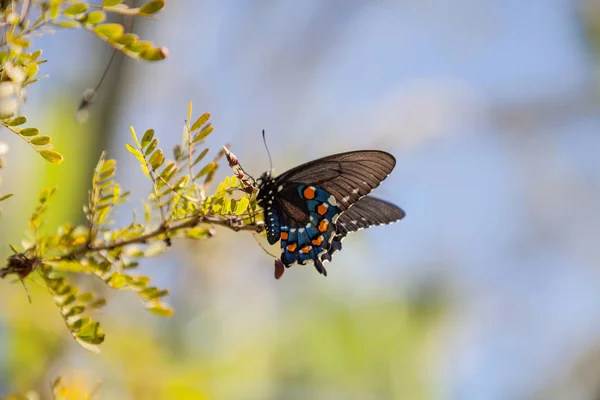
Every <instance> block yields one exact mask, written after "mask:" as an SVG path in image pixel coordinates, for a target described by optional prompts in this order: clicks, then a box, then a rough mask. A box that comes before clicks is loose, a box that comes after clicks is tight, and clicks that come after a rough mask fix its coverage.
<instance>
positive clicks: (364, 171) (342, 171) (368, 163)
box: [277, 150, 396, 212]
mask: <svg viewBox="0 0 600 400" xmlns="http://www.w3.org/2000/svg"><path fill="white" fill-rule="evenodd" d="M395 165H396V159H395V158H394V157H393V156H392V155H391V154H389V153H386V152H383V151H379V150H363V151H351V152H348V153H340V154H334V155H331V156H327V157H323V158H320V159H318V160H314V161H311V162H309V163H306V164H302V165H300V166H298V167H296V168H293V169H291V170H289V171H287V172H285V173H283V174H282V175H280V176H279V177H278V178H277V182H278V183H280V184H284V185H285V184H286V183H302V184H308V185H314V186H317V187H320V188H321V189H324V190H326V191H328V192H329V193H330V194H332V195H333V196H334V197H335V199H336V200H337V202H338V207H339V208H340V210H341V211H342V212H343V211H345V210H347V209H348V208H349V207H350V206H351V205H352V204H353V203H354V202H356V201H357V200H358V199H360V198H361V197H363V196H365V195H367V194H369V193H370V192H371V191H372V190H373V189H375V188H376V187H377V186H379V184H380V183H381V182H382V181H383V180H384V179H385V178H387V176H388V175H389V174H390V172H392V170H393V169H394V166H395Z"/></svg>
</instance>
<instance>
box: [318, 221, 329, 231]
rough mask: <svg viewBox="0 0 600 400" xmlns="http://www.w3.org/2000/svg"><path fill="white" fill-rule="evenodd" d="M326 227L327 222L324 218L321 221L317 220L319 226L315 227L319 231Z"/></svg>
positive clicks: (327, 225) (327, 226) (324, 229)
mask: <svg viewBox="0 0 600 400" xmlns="http://www.w3.org/2000/svg"><path fill="white" fill-rule="evenodd" d="M327 228H329V222H327V220H326V219H322V220H321V222H319V226H318V227H317V229H318V230H319V232H325V231H326V230H327Z"/></svg>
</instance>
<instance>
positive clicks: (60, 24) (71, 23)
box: [54, 20, 81, 28]
mask: <svg viewBox="0 0 600 400" xmlns="http://www.w3.org/2000/svg"><path fill="white" fill-rule="evenodd" d="M54 25H56V26H58V27H60V28H79V27H80V26H81V24H80V23H79V22H77V21H71V20H69V21H59V22H57V23H55V24H54Z"/></svg>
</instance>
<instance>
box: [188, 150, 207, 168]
mask: <svg viewBox="0 0 600 400" xmlns="http://www.w3.org/2000/svg"><path fill="white" fill-rule="evenodd" d="M208 150H209V149H208V148H206V149H204V150H202V152H201V153H200V154H199V155H198V157H196V159H195V160H194V162H193V163H192V167H193V166H194V165H196V164H198V163H199V162H200V161H202V159H203V158H204V156H206V153H208Z"/></svg>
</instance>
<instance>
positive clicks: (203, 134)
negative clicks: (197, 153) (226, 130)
mask: <svg viewBox="0 0 600 400" xmlns="http://www.w3.org/2000/svg"><path fill="white" fill-rule="evenodd" d="M214 129H215V128H214V127H213V126H212V125H208V126H207V127H205V128H204V129H202V130H201V131H200V132H198V135H197V136H196V137H195V138H194V140H193V141H192V143H198V142H200V141H201V140H204V139H205V138H206V137H207V136H208V135H210V134H211V133H212V131H213V130H214Z"/></svg>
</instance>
